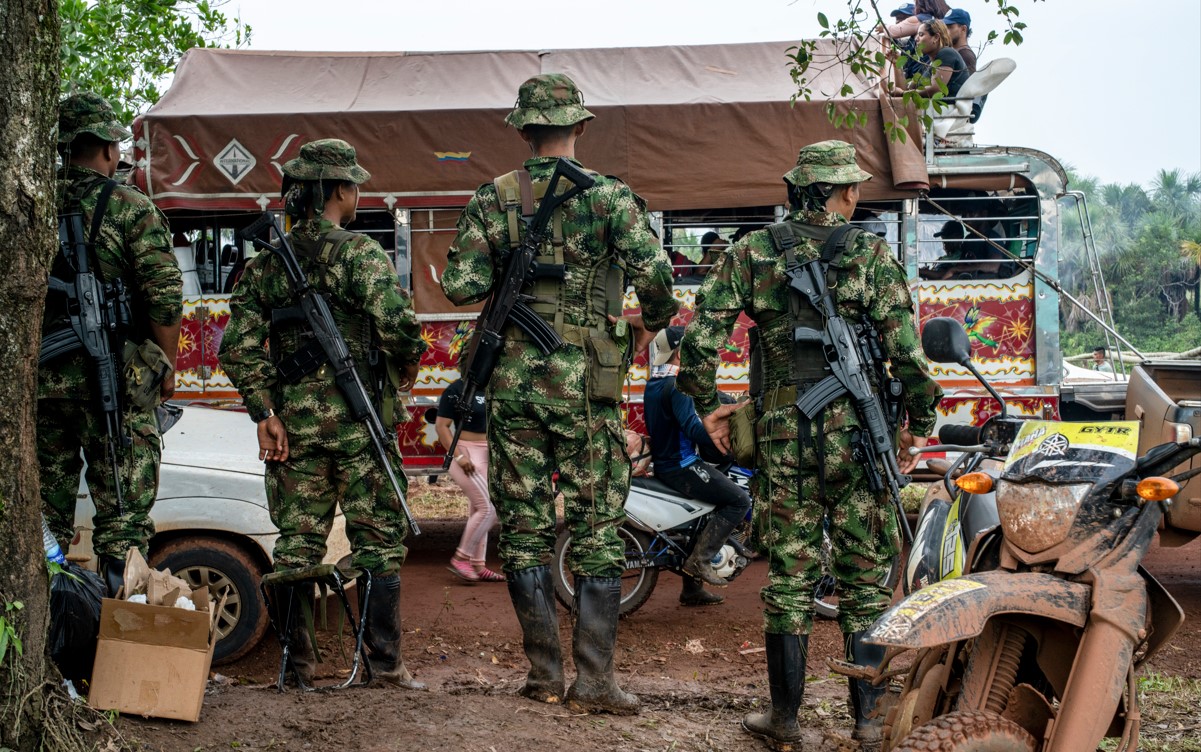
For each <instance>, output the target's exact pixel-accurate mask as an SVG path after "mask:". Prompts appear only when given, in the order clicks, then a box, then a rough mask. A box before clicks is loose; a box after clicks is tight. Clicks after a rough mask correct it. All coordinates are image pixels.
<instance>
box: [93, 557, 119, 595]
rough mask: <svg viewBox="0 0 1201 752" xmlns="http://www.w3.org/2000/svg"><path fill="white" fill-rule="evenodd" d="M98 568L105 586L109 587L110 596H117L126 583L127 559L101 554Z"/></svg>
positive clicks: (97, 562) (98, 559)
mask: <svg viewBox="0 0 1201 752" xmlns="http://www.w3.org/2000/svg"><path fill="white" fill-rule="evenodd" d="M96 569H97V570H99V571H98V574H99V575H100V578H101V579H102V580H104V586H105V587H106V588H108V597H109V598H116V597H117V592H118V591H119V590H121V586H122V585H124V584H125V559H122V558H118V557H116V556H112V555H110V554H101V555H100V556H99V557H98V558H97V561H96Z"/></svg>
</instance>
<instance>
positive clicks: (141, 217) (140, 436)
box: [37, 93, 183, 591]
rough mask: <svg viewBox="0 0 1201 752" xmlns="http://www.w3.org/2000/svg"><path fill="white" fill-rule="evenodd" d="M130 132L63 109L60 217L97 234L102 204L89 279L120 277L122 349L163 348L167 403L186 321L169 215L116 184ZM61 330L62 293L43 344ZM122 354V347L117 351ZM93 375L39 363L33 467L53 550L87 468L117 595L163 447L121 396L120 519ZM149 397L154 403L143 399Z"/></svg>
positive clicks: (80, 366)
mask: <svg viewBox="0 0 1201 752" xmlns="http://www.w3.org/2000/svg"><path fill="white" fill-rule="evenodd" d="M126 138H130V133H129V131H128V130H126V129H125V127H124V126H123V125H122V124H121V123H119V122H118V121H117V116H116V113H114V112H113V108H112V107H111V106H110V105H109V103H108V102H107V101H105V100H104V98H103V97H100V96H99V95H96V94H92V93H80V94H74V95H72V96H69V97H67V98H66V99H64V100H63V101H62V102H61V103H60V104H59V120H58V149H59V153H60V155H61V156H62V163H63V167H62V170H61V171H60V172H59V176H58V200H59V212H60V213H73V212H80V213H81V214H82V217H83V227H84V230H85V232H87V233H89V234H90V232H91V230H92V227H93V221H94V219H95V215H96V212H97V210H98V206H99V203H100V199H101V196H102V195H104V194H105V193H108V195H107V200H106V201H105V206H104V207H102V208H101V210H102V216H103V219H102V220H101V221H100V222H99V225H98V230H97V232H96V234H95V238H94V242H93V244H92V251H91V261H92V267H93V272H94V273H96V275H97V277H98V278H101V279H103V280H105V281H107V282H115V281H116V280H118V279H120V280H122V281H123V283H124V285H125V289H126V290H127V291H128V294H129V297H130V312H131V314H132V321H131V325H130V327H129V329H128V330H127V331H125V332H124V333H123V335H124V338H125V339H126V340H127V341H128V342H132V343H139V344H140V343H142V342H143V341H144V340H148V339H149V340H151V341H152V342H153V343H154V344H155V345H157V346H158V347H159V348H161V350H162V354H163V355H164V357H165V362H167V363H170V364H171V365H172V372H168V373H166V374H165V377H164V378H163V380H162V384H161V386H160V388H159V394H160V396H161V399H163V400H166V399H168V398H170V397H171V395H172V394H173V393H174V391H175V376H174V373H173V367H174V363H175V355H176V351H177V349H178V345H179V326H180V318H181V316H182V314H183V300H182V294H183V282H182V277H181V275H180V272H179V266H178V264H177V263H176V261H175V256H174V254H173V253H172V251H171V232H170V229H169V228H168V226H167V219H166V217H164V216H163V215H162V213H161V212H160V211H159V210H158V209H157V208H156V207H155V206H154V204H152V203H151V202H150V199H149V198H147V197H146V196H145V195H144V194H143V193H142V192H141V191H139V190H138V189H137V188H134V187H132V186H128V185H118V184H116V183H115V182H114V183H113V184H112V186H111V188H109V189H108V191H111V193H109V192H108V191H106V185H107V184H108V183H109V182H110V181H112V178H113V175H115V174H116V171H117V164H118V160H119V159H120V141H121V140H122V139H126ZM54 263H55V267H54V268H55V272H54V273H55V276H58V277H60V278H68V277H71V276H73V272H70V270H68V269H67V268H66V265H67V264H68V262H67V261H66V259H65V257H61V256H60V257H59V258H57V259H56V260H55V262H54ZM64 326H69V322H68V318H67V308H66V304H65V302H64V301H63V299H62V298H61V296H59V295H56V294H54V293H51V294H50V295H49V296H47V301H46V314H45V317H44V319H43V322H42V334H43V337H44V336H45V335H47V334H48V333H50V332H53V331H55V330H56V329H59V328H61V327H64ZM118 352H119V351H118ZM94 378H95V375H94V374H93V373H92V369H91V368H90V367H89V366H88V364H87V362H86V358H85V355H84V354H83V352H82V350H76V351H75V352H74V353H72V354H67V355H63V356H61V357H59V358H57V359H55V360H53V361H51V362H49V363H45V364H43V365H42V366H41V368H40V369H39V371H38V423H37V426H38V428H37V430H38V436H37V438H38V442H37V443H38V462H39V464H40V466H41V474H42V501H43V502H44V505H43V506H44V509H45V511H46V517H47V522H48V523H49V524H50V529H51V531H52V532H53V533H54V536H55V537H56V538H58V540H59V542H60V543H61V544H62V545H63V548H64V549H65V548H66V544H67V542H68V541H70V540H71V538H72V537H73V536H74V523H75V502H76V498H77V495H78V491H79V474H80V471H81V470H82V469H83V460H82V459H80V449H81V448H82V450H83V459H86V460H87V482H88V489H89V490H90V491H91V494H92V501H93V503H94V504H95V506H96V515H95V517H94V518H93V532H92V545H93V549H94V551H95V553H96V556H97V562H98V564H99V567H98V568H99V570H100V573H101V575H102V576H104V577H105V580H106V582H107V584H108V587H109V588H110V589H112V590H114V591H115V589H116V588H119V587H120V582H121V576H122V573H123V570H124V567H125V554H126V552H127V551H128V550H129V549H130V548H131V547H137V548H138V549H140V550H141V552H142V554H143V555H145V554H146V553H147V548H146V544H147V541H148V540H149V539H150V536H151V535H153V534H154V523H153V522H151V520H150V508H151V506H152V505H153V504H154V497H155V494H156V493H157V491H158V467H159V458H160V455H161V439H160V436H159V429H158V422H157V420H156V418H155V411H154V408H153V407H149V408H139V407H136V406H135V405H133V404H132V403H131V402H129V401H128V399H126V400H124V401H123V406H122V426H121V427H122V430H123V432H124V434H125V439H127V440H128V441H129V446H127V447H123V446H121V444H123V443H124V442H123V441H121V440H120V439H118V441H117V457H116V461H117V466H118V469H119V472H120V479H119V482H120V486H121V492H122V499H123V502H124V503H123V505H122V506H123V509H122V510H121V511H120V512H119V511H118V504H117V495H116V492H117V489H116V486H115V484H114V478H113V471H112V467H113V462H112V458H111V457H110V456H109V454H108V452H109V450H108V447H107V432H106V428H105V423H104V419H103V416H102V414H101V413H100V411H99V409H98V408H97V407H96V405H95V399H94V398H95V395H94V393H93V390H94V385H93V383H92V382H93V380H94ZM151 399H152V400H153V396H152V397H151Z"/></svg>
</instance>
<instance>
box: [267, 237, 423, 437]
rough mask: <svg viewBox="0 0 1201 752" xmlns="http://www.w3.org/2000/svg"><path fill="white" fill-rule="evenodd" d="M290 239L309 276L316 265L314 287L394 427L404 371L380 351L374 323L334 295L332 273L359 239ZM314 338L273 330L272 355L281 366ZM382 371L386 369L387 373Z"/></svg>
mask: <svg viewBox="0 0 1201 752" xmlns="http://www.w3.org/2000/svg"><path fill="white" fill-rule="evenodd" d="M289 237H290V239H291V241H292V247H293V248H294V249H295V251H296V256H297V260H299V261H300V262H301V266H302V268H304V270H305V273H306V274H308V273H309V271H310V270H311V269H314V265H315V271H316V275H315V277H316V279H315V280H314V281H313V287H314V288H315V289H316V290H317V291H318V292H320V293H321V294H322V297H324V298H325V300H326V303H328V304H329V309H330V312H331V313H332V314H333V317H334V324H335V326H337V328H338V331H339V332H341V333H342V339H344V340H345V341H346V347H347V348H348V349H349V350H350V354H351V357H353V358H354V362H355V365H356V367H357V369H358V371H359V376H360V378H362V379H363V382H364V383H365V384H368V385H369V388H372V390H373V391H374V392H375V393H374V395H373V396H374V397H375V400H376V406H377V407H378V408H379V411H380V419H381V420H382V421H383V422H384V424H385V425H391V423H392V421H393V417H394V415H393V412H394V409H395V404H394V403H395V397H396V385H397V384H399V383H400V369H399V367H398V366H397V365H396V364H395V363H394V362H392V361H391V359H385V358H384V357H383V353H382V351H380V350H379V349H378V337H377V336H376V332H375V326H374V324H373V323H372V321H371V319H370V318H368V317H367V316H366V315H365V314H363V313H362V312H361V311H354V310H350V309H348V308H347V306H346V303H345V301H343V300H340V299H339V298H338V297H337V296H334V295H332V294H330V289H331V285H330V279H329V275H330V270H331V269H332V268H333V267H334V265H335V264H337V262H338V258H339V257H340V255H341V252H342V249H343V248H344V247H345V246H346V244H347V243H348V242H349V241H351V240H353V239H354V238H355V237H356V234H355V233H353V232H350V231H349V230H341V229H339V230H331V231H330V232H327V233H326V234H324V235H322V236H320V237H318V238H316V239H308V238H298V237H296V236H294V235H290V236H289ZM308 262H311V263H308ZM312 337H313V334H312V332H311V331H309V329H308V327H307V326H305V325H304V324H300V325H296V326H281V327H274V326H273V327H272V329H271V351H272V353H276V354H277V355H276V356H275V357H274V360H275V362H276V363H278V362H279V361H280V360H282V359H283V356H284V355H285V354H290V353H294V352H296V351H298V350H299V349H300V348H301V347H303V346H305V345H306V344H308V342H309V341H310V340H311V339H312ZM380 369H386V371H381V370H380ZM382 373H386V379H384V380H383V383H382V385H381V384H380V379H379V378H377V377H378V376H379V375H381V374H382ZM371 385H373V386H371ZM381 386H382V388H381Z"/></svg>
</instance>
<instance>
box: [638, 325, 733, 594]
mask: <svg viewBox="0 0 1201 752" xmlns="http://www.w3.org/2000/svg"><path fill="white" fill-rule="evenodd" d="M683 338H684V327H682V326H670V327H668V328H666V329H663V330H662V331H660V332H659V334H658V335H657V336H656V337H655V341H654V344H655V350H654V355H653V356H652V359H651V365H652V367H653V370H652V372H651V379H650V381H649V383H648V384H647V387H646V393H645V396H644V398H643V409H644V414H645V420H646V428H647V431H648V432H649V433H650V437H651V457H652V461H653V463H654V468H655V477H656V478H657V479H658V480H660V481H662V482H663V483H665V484H667V485H668V486H670V487H671V488H673V489H674V490H676V491H677V492H679V493H680V494H682V495H684V496H685V497H687V498H691V499H697V500H698V501H704V502H707V503H710V504H715V505H717V507H718V508H717V509H716V510H715V511H714V513H713V516H712V518H711V519H710V521H709V524H708V525H706V526H705V529H704V530H702V531H701V534H700V536H699V537H698V539H697V541H696V545H695V546H694V547H693V549H692V553H691V554H690V555H689V557H688V558H687V559H686V560H685V561H684V565H683V569H684V574H685V576H684V589H683V591H682V592H681V593H680V603H682V604H683V605H685V606H706V605H711V604H717V603H721V602H722V601H723V600H725V599H724V598H723V597H722V596H720V595H718V594H716V593H710V592H707V591H706V590H705V589H704V586H703V585H702V581H703V582H707V583H709V584H711V585H716V586H718V587H725V586H726V585H727V584H728V582H727V581H726V580H725V579H723V578H722V577H719V576H718V575H717V573H716V572H715V571H714V570H713V563H712V559H713V557H714V556H715V555H716V554H717V552H718V551H719V550H720V549H721V547H722V545H724V544H725V542H726V539H727V538H729V537H730V533H731V532H732V531H733V530H734V528H736V527H737V526H738V525H739V524H740V523H741V522H742V521H743V520H744V519H745V518H746V513H747V511H749V510H750V508H751V497H750V495H749V494H748V493H747V492H746V490H745V489H743V488H742V487H741V486H739V485H738V484H736V483H734V481H732V480H730V478H729V477H727V476H726V474H725V473H723V472H722V471H720V470H718V469H717V468H716V467H714V466H713V465H712V464H710V463H709V462H707V461H706V460H705V459H704V458H708V459H710V460H715V461H717V462H720V461H721V460H722V454H721V452H719V451H718V450H717V447H715V446H714V445H713V442H712V440H710V438H709V435H708V434H707V433H706V432H705V427H704V426H703V425H702V424H701V419H700V417H699V416H698V415H697V414H696V408H695V406H694V405H693V403H692V398H691V397H689V396H687V395H685V394H682V393H681V392H680V391H679V390H677V389H676V372H677V371H678V370H679V365H680V352H679V347H680V340H682V339H683Z"/></svg>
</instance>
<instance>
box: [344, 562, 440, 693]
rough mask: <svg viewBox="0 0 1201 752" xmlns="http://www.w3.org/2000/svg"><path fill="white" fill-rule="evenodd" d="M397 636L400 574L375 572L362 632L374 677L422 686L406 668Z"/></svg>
mask: <svg viewBox="0 0 1201 752" xmlns="http://www.w3.org/2000/svg"><path fill="white" fill-rule="evenodd" d="M359 587H360V588H365V587H366V578H364V579H363V580H361V581H360V582H359ZM360 592H365V590H360ZM400 636H401V628H400V575H399V574H385V575H377V576H375V577H373V578H372V581H371V596H370V597H369V598H368V599H367V630H366V634H364V635H363V643H364V644H365V645H366V646H367V656H368V659H369V660H370V661H371V671H372V673H373V675H374V678H376V679H381V680H383V681H385V682H387V683H388V684H395V685H396V686H398V687H404V688H405V689H425V688H426V686H425V684H423V683H421V682H419V681H416V680H415V679H413V675H412V674H410V673H409V670H408V669H407V668H405V664H404V657H403V656H402V655H401V654H400Z"/></svg>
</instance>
